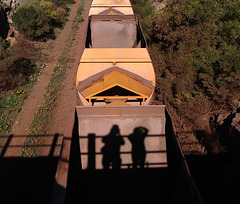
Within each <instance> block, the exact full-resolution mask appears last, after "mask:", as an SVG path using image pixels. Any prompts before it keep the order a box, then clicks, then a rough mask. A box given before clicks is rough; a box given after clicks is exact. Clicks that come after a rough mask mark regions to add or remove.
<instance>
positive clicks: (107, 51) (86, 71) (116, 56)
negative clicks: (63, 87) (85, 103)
mask: <svg viewBox="0 0 240 204" xmlns="http://www.w3.org/2000/svg"><path fill="white" fill-rule="evenodd" d="M99 61H101V62H99ZM127 61H128V62H127ZM113 66H117V67H120V68H121V69H123V70H126V71H128V72H131V73H134V74H136V75H138V76H140V77H142V78H144V79H146V80H148V81H151V82H152V85H153V87H154V86H155V83H156V82H155V73H154V69H153V66H152V63H151V59H150V56H149V54H148V52H147V49H146V48H89V49H85V50H84V52H83V55H82V58H81V61H80V64H79V67H78V72H77V78H76V86H77V85H78V83H79V82H80V81H83V80H85V79H87V78H89V77H92V76H94V75H95V74H97V73H100V72H102V71H104V70H106V69H109V68H111V67H113Z"/></svg>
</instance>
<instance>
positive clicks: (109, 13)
mask: <svg viewBox="0 0 240 204" xmlns="http://www.w3.org/2000/svg"><path fill="white" fill-rule="evenodd" d="M107 14H108V15H118V14H117V13H116V12H114V11H113V10H110V11H109V12H108V13H107Z"/></svg>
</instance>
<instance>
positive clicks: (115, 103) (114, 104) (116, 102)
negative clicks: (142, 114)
mask: <svg viewBox="0 0 240 204" xmlns="http://www.w3.org/2000/svg"><path fill="white" fill-rule="evenodd" d="M107 106H130V104H128V103H125V102H124V101H121V100H117V101H113V102H112V103H109V104H107Z"/></svg>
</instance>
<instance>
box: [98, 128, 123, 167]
mask: <svg viewBox="0 0 240 204" xmlns="http://www.w3.org/2000/svg"><path fill="white" fill-rule="evenodd" d="M102 142H103V143H105V146H104V147H103V148H102V149H101V152H102V154H103V159H102V165H103V169H109V168H110V166H111V165H112V169H120V166H121V162H122V161H121V158H120V146H121V145H124V140H123V138H122V137H121V135H120V131H119V127H118V125H113V127H112V129H111V131H110V133H109V134H108V135H107V136H105V137H104V138H103V139H102Z"/></svg>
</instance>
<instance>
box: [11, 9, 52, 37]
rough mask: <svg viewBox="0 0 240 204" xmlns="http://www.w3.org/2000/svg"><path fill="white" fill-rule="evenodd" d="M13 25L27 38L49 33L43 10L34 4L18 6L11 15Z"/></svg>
mask: <svg viewBox="0 0 240 204" xmlns="http://www.w3.org/2000/svg"><path fill="white" fill-rule="evenodd" d="M12 20H13V24H14V26H15V27H16V28H17V29H18V30H19V31H20V32H21V33H23V34H24V36H26V37H27V38H30V39H38V38H41V37H43V36H45V35H47V34H49V33H50V25H49V21H48V19H47V18H46V16H45V14H44V12H43V11H42V10H41V9H38V8H36V7H34V6H28V7H20V8H19V9H17V11H16V12H15V13H14V14H13V17H12Z"/></svg>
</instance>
